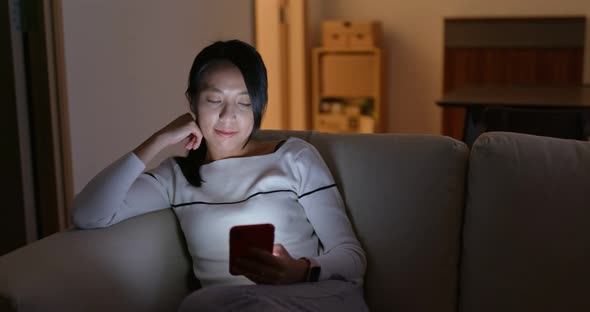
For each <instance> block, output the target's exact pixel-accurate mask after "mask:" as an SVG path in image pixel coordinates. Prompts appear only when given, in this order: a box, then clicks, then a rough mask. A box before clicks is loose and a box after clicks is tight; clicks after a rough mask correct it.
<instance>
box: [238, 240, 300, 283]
mask: <svg viewBox="0 0 590 312" xmlns="http://www.w3.org/2000/svg"><path fill="white" fill-rule="evenodd" d="M235 269H236V271H237V272H238V273H240V274H243V275H244V276H246V277H247V278H248V279H250V280H251V281H253V282H255V283H256V284H274V285H278V284H293V283H299V282H303V281H305V279H306V273H307V262H306V261H305V260H303V259H294V258H293V257H291V255H290V254H289V252H287V250H286V249H285V247H284V246H283V245H281V244H275V245H274V246H273V251H272V254H271V253H268V252H266V251H264V250H261V249H256V248H252V249H251V250H250V252H249V254H248V257H243V258H239V259H238V261H236V267H235Z"/></svg>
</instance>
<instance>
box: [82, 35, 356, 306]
mask: <svg viewBox="0 0 590 312" xmlns="http://www.w3.org/2000/svg"><path fill="white" fill-rule="evenodd" d="M186 95H187V98H188V100H189V103H190V108H191V111H192V112H193V113H194V115H195V116H196V118H193V117H192V115H191V114H189V113H187V114H184V115H182V116H180V117H178V118H177V119H175V120H174V121H172V122H171V123H170V124H168V125H167V126H165V127H164V128H162V129H161V130H159V131H158V132H156V133H155V134H154V135H152V136H151V137H150V138H149V139H147V140H146V141H145V142H144V143H142V144H141V145H139V146H138V147H137V148H136V149H135V150H133V152H131V153H129V154H127V155H125V156H124V157H122V158H121V159H119V160H118V161H116V162H115V163H113V164H112V165H111V166H109V167H108V168H106V169H104V170H103V171H102V172H101V173H100V174H98V175H97V176H96V177H95V178H94V179H93V180H92V181H91V182H90V183H89V184H88V185H87V186H86V187H85V188H84V189H83V190H82V192H80V194H78V195H77V196H76V198H75V199H74V209H73V219H74V222H75V224H76V225H77V226H78V227H80V228H83V229H88V228H99V227H107V226H110V225H112V224H115V223H118V222H120V221H122V220H125V219H127V218H130V217H133V216H136V215H140V214H143V213H147V212H151V211H155V210H159V209H164V208H170V207H171V208H172V209H173V210H174V212H175V214H176V215H177V217H178V219H179V222H180V225H181V228H182V230H183V232H184V235H185V237H186V241H187V244H188V249H189V252H190V254H191V256H192V259H193V271H194V274H195V276H196V277H197V278H198V279H199V281H200V282H201V285H202V288H201V289H199V290H197V291H195V292H194V293H193V294H191V295H189V296H188V297H187V298H186V299H185V300H184V301H183V303H182V304H181V307H180V310H181V311H196V310H197V309H200V310H203V311H218V310H219V311H228V310H241V311H244V310H249V309H251V310H252V311H263V310H272V311H280V310H288V311H320V310H331V309H339V310H342V311H362V310H366V309H367V308H366V305H365V303H364V300H363V298H362V286H361V285H362V279H363V275H364V271H365V266H366V260H365V255H364V252H363V250H362V248H361V246H360V244H359V242H358V240H357V239H356V237H355V235H354V232H353V230H352V227H351V225H350V222H349V220H348V218H347V216H346V213H345V210H344V203H343V201H342V198H341V196H340V194H339V192H338V190H337V188H336V185H335V183H334V180H333V178H332V176H331V174H330V171H329V170H328V168H327V166H326V165H325V163H324V161H323V159H322V158H321V156H320V154H319V153H318V152H317V150H316V149H315V148H314V147H313V146H312V145H310V144H308V143H307V142H305V141H303V140H300V139H297V138H289V139H288V140H286V141H282V142H260V141H256V140H253V139H252V135H253V133H254V132H255V131H256V130H257V129H259V127H260V122H261V119H262V115H263V113H264V110H265V107H266V102H267V79H266V68H265V67H264V63H263V62H262V59H261V57H260V55H259V54H258V52H256V50H255V49H254V48H253V47H251V46H250V45H248V44H246V43H243V42H241V41H238V40H232V41H227V42H216V43H213V44H212V45H210V46H208V47H206V48H205V49H203V51H201V52H200V53H199V54H198V55H197V57H196V58H195V61H194V63H193V66H192V68H191V71H190V74H189V81H188V88H187V91H186ZM183 141H186V143H185V148H186V149H187V150H189V153H188V155H187V156H186V157H181V158H176V159H168V160H166V161H164V162H163V163H162V164H161V165H160V166H159V167H157V168H155V169H154V170H151V171H149V172H145V173H143V171H144V169H145V165H146V164H147V163H149V162H150V160H152V159H153V158H154V157H155V156H156V155H157V154H158V152H160V151H161V150H162V149H163V148H165V147H166V146H169V145H172V144H177V143H179V142H183ZM260 223H271V224H273V225H274V227H275V229H276V230H275V243H276V244H275V245H274V248H273V251H272V253H269V252H267V251H263V250H252V252H251V253H250V254H249V255H248V256H246V257H243V258H241V259H239V261H238V262H237V264H236V265H235V267H233V268H232V269H233V270H235V271H236V272H238V273H239V274H241V275H238V276H235V275H232V274H230V273H229V262H228V258H229V244H228V242H229V231H230V228H231V227H233V226H235V225H246V224H260Z"/></svg>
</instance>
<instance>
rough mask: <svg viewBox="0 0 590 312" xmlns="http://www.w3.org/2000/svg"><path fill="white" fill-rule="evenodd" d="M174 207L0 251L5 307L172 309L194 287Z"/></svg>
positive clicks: (0, 295) (0, 297)
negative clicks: (106, 226) (6, 252)
mask: <svg viewBox="0 0 590 312" xmlns="http://www.w3.org/2000/svg"><path fill="white" fill-rule="evenodd" d="M184 245H185V244H184V240H183V238H182V234H181V231H180V228H179V226H178V224H177V221H176V218H175V216H174V214H173V212H172V211H171V210H170V209H168V210H163V211H158V212H155V213H150V214H146V215H142V216H138V217H135V218H131V219H128V220H126V221H124V222H121V223H120V224H117V225H114V226H111V227H109V228H105V229H96V230H85V231H81V230H72V231H67V232H62V233H57V234H54V235H51V236H49V237H47V238H45V239H42V240H40V241H38V242H35V243H33V244H30V245H28V246H26V247H23V248H21V249H18V250H16V251H14V252H12V253H10V254H8V255H5V256H3V257H1V258H0V311H174V310H176V309H177V306H178V304H179V303H180V301H181V300H182V298H183V297H184V296H185V295H186V294H187V293H188V292H189V291H190V289H191V288H192V287H191V286H194V284H193V285H191V283H192V282H193V281H194V278H193V277H192V276H193V275H192V270H191V264H190V257H189V255H188V253H187V252H186V249H185V247H184Z"/></svg>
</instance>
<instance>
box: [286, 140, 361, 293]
mask: <svg viewBox="0 0 590 312" xmlns="http://www.w3.org/2000/svg"><path fill="white" fill-rule="evenodd" d="M307 145H308V146H307V147H305V148H303V149H302V150H301V151H300V152H299V154H298V155H297V157H296V158H295V163H296V166H297V172H299V182H300V183H299V192H298V194H299V202H300V204H301V205H302V206H303V208H304V210H305V214H306V215H307V218H308V220H309V222H310V223H311V225H312V226H313V228H314V231H315V232H316V234H317V236H318V238H319V240H320V243H321V244H322V246H323V254H320V255H319V256H318V257H314V258H312V259H310V260H311V261H314V262H315V263H317V264H319V265H320V266H321V268H322V269H321V273H320V277H319V279H320V280H326V279H330V278H334V277H337V276H340V277H344V278H346V279H348V280H353V281H358V282H362V279H363V276H364V274H365V269H366V257H365V253H364V251H363V249H362V247H361V244H360V242H359V241H358V239H357V238H356V235H355V233H354V231H353V229H352V225H351V223H350V221H349V219H348V216H347V215H346V210H345V207H344V201H343V200H342V197H341V196H340V192H339V191H338V188H337V187H336V184H335V182H334V178H333V177H332V174H331V173H330V170H329V169H328V166H327V165H326V163H325V162H324V160H323V159H322V157H321V155H320V154H319V152H318V151H317V150H316V149H315V148H314V147H313V146H312V145H309V144H307Z"/></svg>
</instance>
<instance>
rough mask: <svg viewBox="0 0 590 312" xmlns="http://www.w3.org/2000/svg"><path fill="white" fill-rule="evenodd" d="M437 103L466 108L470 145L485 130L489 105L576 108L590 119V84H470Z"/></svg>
mask: <svg viewBox="0 0 590 312" xmlns="http://www.w3.org/2000/svg"><path fill="white" fill-rule="evenodd" d="M436 103H437V104H438V105H440V106H443V107H464V108H466V114H465V120H464V125H463V141H464V142H465V143H467V144H468V145H469V146H471V144H472V143H473V142H474V141H475V139H477V137H478V136H479V135H480V134H481V133H482V132H484V131H485V130H486V125H485V123H484V113H485V111H486V109H487V108H490V107H509V108H519V109H527V108H529V109H545V110H556V111H557V110H560V111H562V110H575V111H578V112H580V113H581V114H583V115H584V116H587V117H588V118H586V119H585V120H586V121H587V122H588V121H590V85H581V86H559V87H556V86H471V87H463V88H458V89H455V90H453V91H451V92H449V93H448V94H446V95H445V96H444V97H443V98H442V99H441V100H439V101H437V102H436ZM586 126H588V127H587V128H590V125H588V124H586Z"/></svg>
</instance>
